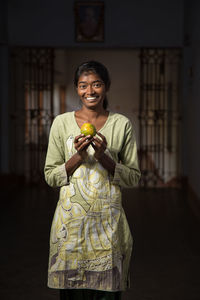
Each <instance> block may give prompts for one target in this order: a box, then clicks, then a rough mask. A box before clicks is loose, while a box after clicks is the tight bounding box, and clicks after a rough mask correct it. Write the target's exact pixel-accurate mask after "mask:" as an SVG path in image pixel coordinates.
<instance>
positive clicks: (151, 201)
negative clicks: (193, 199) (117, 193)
mask: <svg viewBox="0 0 200 300" xmlns="http://www.w3.org/2000/svg"><path fill="white" fill-rule="evenodd" d="M57 193H58V191H55V190H53V189H50V188H48V189H46V188H44V187H40V188H39V187H35V188H21V189H19V188H17V187H13V189H10V190H8V189H1V203H2V204H1V221H0V222H1V247H0V249H1V250H0V254H1V256H0V261H1V263H0V266H1V267H0V299H1V300H11V299H12V300H18V299H19V300H25V299H26V300H33V299H34V300H36V299H37V300H40V299H41V300H43V299H44V300H47V299H49V300H54V299H55V300H56V299H57V300H59V294H58V292H57V291H56V290H52V289H48V288H47V287H46V277H47V264H48V239H49V231H50V226H51V220H52V217H53V212H54V209H55V205H56V200H57ZM123 194H124V195H123V196H124V197H123V202H124V208H125V211H126V214H127V218H128V220H129V224H130V227H131V230H132V233H133V237H134V252H133V258H132V263H131V289H130V290H129V291H127V292H125V293H124V294H123V300H132V299H133V300H199V299H200V275H199V272H200V271H199V270H200V239H199V233H200V221H198V220H197V219H196V218H194V216H193V215H192V213H191V211H190V208H189V206H188V204H187V194H186V193H185V192H182V191H180V190H174V189H171V190H166V189H161V190H137V189H136V190H124V192H123Z"/></svg>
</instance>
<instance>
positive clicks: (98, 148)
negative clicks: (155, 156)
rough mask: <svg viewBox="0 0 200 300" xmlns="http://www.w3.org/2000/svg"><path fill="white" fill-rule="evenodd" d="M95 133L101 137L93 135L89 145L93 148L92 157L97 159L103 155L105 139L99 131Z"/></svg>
mask: <svg viewBox="0 0 200 300" xmlns="http://www.w3.org/2000/svg"><path fill="white" fill-rule="evenodd" d="M97 134H98V135H99V136H100V137H101V139H100V138H98V137H97V136H94V137H93V139H92V143H91V145H92V147H93V148H94V150H95V154H94V157H95V158H96V159H97V160H99V159H100V158H101V157H102V156H103V154H104V151H105V150H106V147H107V141H106V138H105V136H104V135H103V134H101V133H100V132H97Z"/></svg>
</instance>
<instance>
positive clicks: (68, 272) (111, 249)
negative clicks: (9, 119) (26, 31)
mask: <svg viewBox="0 0 200 300" xmlns="http://www.w3.org/2000/svg"><path fill="white" fill-rule="evenodd" d="M74 84H75V86H76V89H77V93H78V95H79V97H80V100H81V102H82V107H81V109H80V110H78V111H75V112H68V113H64V114H62V115H59V116H57V117H56V119H55V120H54V122H53V124H52V128H51V132H50V137H49V146H48V151H47V157H46V163H45V178H46V181H47V183H48V184H49V185H50V186H52V187H58V186H59V187H60V188H61V189H60V198H59V201H58V204H57V208H56V211H55V215H54V219H53V223H52V229H51V237H50V257H49V277H48V286H49V287H51V288H57V289H62V290H63V291H64V292H62V293H66V295H63V297H64V298H63V299H91V300H92V299H97V298H98V299H102V300H103V299H120V295H121V291H123V290H125V289H126V288H127V287H128V283H129V272H128V271H129V263H130V257H131V251H132V236H131V233H130V230H129V226H128V223H127V219H126V216H125V213H124V210H123V208H122V200H121V187H122V186H123V187H133V186H136V185H137V184H138V181H139V178H140V171H139V168H138V161H137V148H136V140H135V135H134V132H133V128H132V125H131V122H130V121H129V120H128V119H127V118H126V117H125V116H123V115H120V114H117V113H112V112H109V111H108V110H107V98H106V92H107V91H108V89H109V87H110V78H109V74H108V71H107V69H106V68H105V66H103V65H102V64H101V63H99V62H95V61H90V62H86V63H84V64H81V65H80V66H79V67H78V68H77V70H76V72H75V79H74ZM83 123H91V124H93V125H94V126H95V128H96V135H95V136H92V135H87V136H85V135H84V134H81V133H80V130H81V126H82V125H83ZM72 192H73V193H72ZM66 297H67V298H66Z"/></svg>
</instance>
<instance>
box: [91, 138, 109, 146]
mask: <svg viewBox="0 0 200 300" xmlns="http://www.w3.org/2000/svg"><path fill="white" fill-rule="evenodd" d="M93 141H94V143H96V144H97V145H98V146H103V147H105V148H106V147H107V141H106V140H105V141H104V140H100V139H99V138H97V137H94V138H93Z"/></svg>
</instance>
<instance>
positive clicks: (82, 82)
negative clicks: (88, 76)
mask: <svg viewBox="0 0 200 300" xmlns="http://www.w3.org/2000/svg"><path fill="white" fill-rule="evenodd" d="M95 82H102V81H101V80H99V79H97V80H95V81H92V83H95ZM80 83H87V81H79V83H78V84H80Z"/></svg>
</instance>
